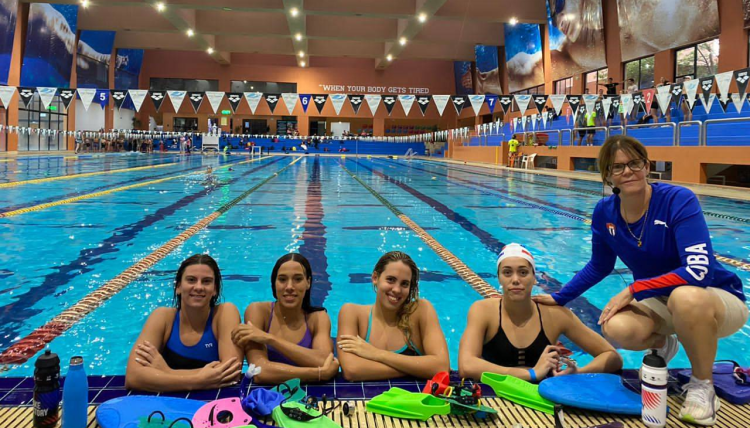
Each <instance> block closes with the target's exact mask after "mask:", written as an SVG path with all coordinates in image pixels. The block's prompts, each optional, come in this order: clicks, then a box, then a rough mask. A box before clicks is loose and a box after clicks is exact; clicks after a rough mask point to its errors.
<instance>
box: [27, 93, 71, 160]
mask: <svg viewBox="0 0 750 428" xmlns="http://www.w3.org/2000/svg"><path fill="white" fill-rule="evenodd" d="M18 102H19V108H18V126H21V127H27V128H32V129H40V130H42V129H44V130H47V129H54V130H57V131H58V134H57V135H48V134H42V133H41V132H40V133H38V134H37V133H31V134H26V133H21V134H18V151H39V150H67V147H66V140H65V137H63V136H62V135H60V133H59V132H60V131H65V130H66V128H67V127H66V123H67V121H68V115H67V114H66V113H64V111H65V108H64V107H63V105H62V102H61V101H60V97H59V96H56V97H55V98H54V99H53V100H52V102H51V103H50V104H49V108H48V109H47V110H45V109H44V106H42V100H41V98H40V97H39V94H36V93H35V94H34V98H33V99H32V100H31V102H30V103H29V108H28V109H27V108H25V107H24V106H23V103H22V102H21V101H20V100H19V101H18ZM74 105H75V104H71V108H73V106H74Z"/></svg>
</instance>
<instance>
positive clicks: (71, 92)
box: [60, 89, 76, 111]
mask: <svg viewBox="0 0 750 428" xmlns="http://www.w3.org/2000/svg"><path fill="white" fill-rule="evenodd" d="M75 97H76V90H75V89H60V101H62V103H63V107H65V110H66V111H67V110H68V107H70V103H71V102H73V99H75Z"/></svg>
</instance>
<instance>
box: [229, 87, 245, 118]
mask: <svg viewBox="0 0 750 428" xmlns="http://www.w3.org/2000/svg"><path fill="white" fill-rule="evenodd" d="M227 100H229V107H231V108H232V113H237V108H238V107H239V106H240V102H241V101H242V93H241V92H230V93H228V94H227Z"/></svg>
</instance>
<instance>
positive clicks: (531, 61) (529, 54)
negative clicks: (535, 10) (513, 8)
mask: <svg viewBox="0 0 750 428" xmlns="http://www.w3.org/2000/svg"><path fill="white" fill-rule="evenodd" d="M505 60H506V61H507V63H508V65H507V66H508V89H509V91H510V92H515V91H520V90H522V89H526V88H531V87H533V86H539V85H542V84H544V63H543V61H542V36H541V33H540V32H539V24H516V25H508V24H505Z"/></svg>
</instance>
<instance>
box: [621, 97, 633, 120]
mask: <svg viewBox="0 0 750 428" xmlns="http://www.w3.org/2000/svg"><path fill="white" fill-rule="evenodd" d="M620 103H621V104H622V107H623V110H625V114H626V115H627V116H628V117H629V116H630V112H631V111H633V94H622V95H620Z"/></svg>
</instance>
